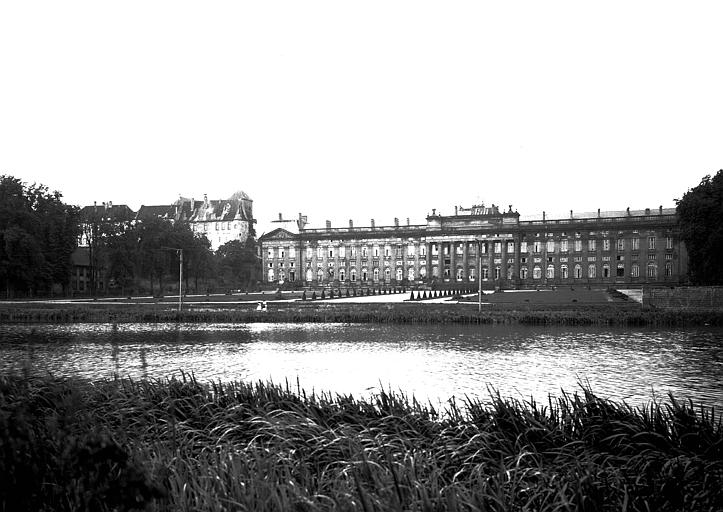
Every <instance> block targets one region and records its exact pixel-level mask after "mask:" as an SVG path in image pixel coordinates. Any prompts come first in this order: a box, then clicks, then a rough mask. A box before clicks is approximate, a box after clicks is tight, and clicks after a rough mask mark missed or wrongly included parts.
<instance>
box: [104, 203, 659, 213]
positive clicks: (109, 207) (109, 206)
mask: <svg viewBox="0 0 723 512" xmlns="http://www.w3.org/2000/svg"><path fill="white" fill-rule="evenodd" d="M111 208H113V201H108V209H111ZM660 211H663V207H662V206H661V207H660Z"/></svg>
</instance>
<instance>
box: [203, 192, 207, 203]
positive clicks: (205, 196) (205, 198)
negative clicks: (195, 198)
mask: <svg viewBox="0 0 723 512" xmlns="http://www.w3.org/2000/svg"><path fill="white" fill-rule="evenodd" d="M203 204H204V205H208V195H207V194H203Z"/></svg>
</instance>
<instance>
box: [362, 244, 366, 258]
mask: <svg viewBox="0 0 723 512" xmlns="http://www.w3.org/2000/svg"><path fill="white" fill-rule="evenodd" d="M361 254H362V258H366V257H367V246H366V245H362V248H361Z"/></svg>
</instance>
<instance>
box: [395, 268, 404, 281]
mask: <svg viewBox="0 0 723 512" xmlns="http://www.w3.org/2000/svg"><path fill="white" fill-rule="evenodd" d="M402 279H404V270H402V267H399V268H397V281H401V280H402Z"/></svg>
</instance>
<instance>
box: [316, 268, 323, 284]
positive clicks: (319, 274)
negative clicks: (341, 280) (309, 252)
mask: <svg viewBox="0 0 723 512" xmlns="http://www.w3.org/2000/svg"><path fill="white" fill-rule="evenodd" d="M316 280H317V281H319V282H320V283H321V282H322V281H323V280H324V271H323V270H322V269H319V270H317V271H316Z"/></svg>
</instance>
